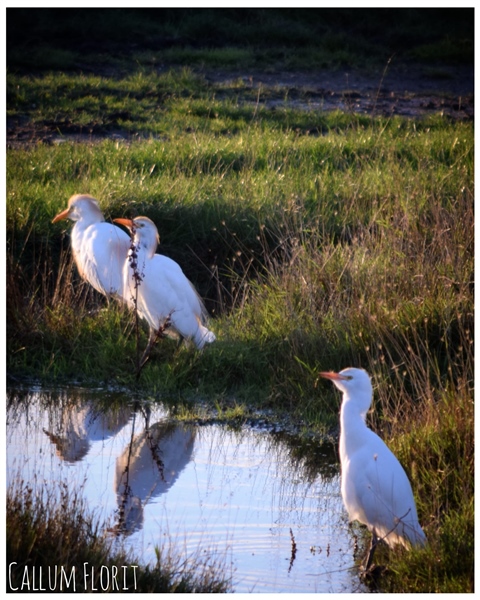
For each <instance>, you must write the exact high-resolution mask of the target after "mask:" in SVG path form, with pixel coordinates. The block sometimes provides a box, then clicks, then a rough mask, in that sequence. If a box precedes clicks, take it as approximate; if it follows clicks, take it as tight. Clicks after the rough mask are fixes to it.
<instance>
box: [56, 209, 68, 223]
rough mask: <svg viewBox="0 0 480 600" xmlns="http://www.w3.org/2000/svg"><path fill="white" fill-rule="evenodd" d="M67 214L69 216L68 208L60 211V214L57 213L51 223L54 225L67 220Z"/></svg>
mask: <svg viewBox="0 0 480 600" xmlns="http://www.w3.org/2000/svg"><path fill="white" fill-rule="evenodd" d="M69 214H70V209H69V208H66V209H65V210H62V212H61V213H58V215H57V216H56V217H55V218H54V219H53V221H52V223H56V222H57V221H61V220H62V219H68V215H69Z"/></svg>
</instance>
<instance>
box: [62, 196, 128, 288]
mask: <svg viewBox="0 0 480 600" xmlns="http://www.w3.org/2000/svg"><path fill="white" fill-rule="evenodd" d="M62 219H70V220H71V221H74V222H75V225H74V226H73V229H72V233H71V244H72V252H73V257H74V259H75V263H76V265H77V268H78V271H79V273H80V275H81V277H82V278H83V279H85V280H86V281H87V282H88V283H89V284H90V285H91V286H93V287H94V288H95V289H96V290H97V291H98V292H100V293H101V294H104V295H105V296H107V297H116V298H118V299H121V298H122V290H123V265H124V264H125V260H126V258H127V255H128V250H129V247H130V237H129V236H128V234H127V233H125V231H123V230H122V229H120V227H116V226H115V225H113V224H112V223H107V222H106V221H105V219H104V216H103V214H102V211H101V210H100V206H99V204H98V201H97V200H96V199H95V198H93V197H92V196H90V195H88V194H76V195H75V196H72V197H71V198H70V200H69V201H68V207H67V208H66V209H65V210H63V211H62V212H60V213H59V214H58V215H57V216H56V217H55V218H54V219H53V221H52V223H57V222H58V221H61V220H62Z"/></svg>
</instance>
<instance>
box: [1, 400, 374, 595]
mask: <svg viewBox="0 0 480 600" xmlns="http://www.w3.org/2000/svg"><path fill="white" fill-rule="evenodd" d="M119 396H120V395H119V394H118V393H117V392H116V393H113V392H105V391H103V392H92V391H91V390H89V391H86V390H82V389H68V390H62V391H58V390H57V391H48V390H43V389H31V390H27V391H20V390H10V391H9V394H8V402H7V404H8V409H7V484H8V483H9V482H12V481H14V480H15V479H17V478H18V477H20V478H22V479H23V480H24V481H29V482H32V483H34V484H35V485H37V486H47V487H49V488H52V490H54V489H55V488H58V483H59V482H67V483H68V485H69V486H76V487H77V488H78V489H79V490H80V491H81V493H82V495H83V496H84V497H85V498H86V501H87V503H88V507H89V509H90V510H91V511H94V512H95V514H96V515H98V516H99V517H101V519H102V520H105V521H106V522H107V523H108V526H109V527H110V528H111V529H116V530H120V531H121V535H120V536H119V538H121V540H122V541H123V543H124V546H125V547H126V548H128V549H131V550H132V553H133V555H134V556H136V557H138V559H139V560H140V561H142V563H147V562H151V563H152V564H154V563H155V560H156V556H155V547H156V546H161V547H168V548H169V549H170V550H171V552H172V553H174V554H175V555H180V556H182V557H185V558H187V557H191V558H193V559H195V558H198V557H201V558H203V557H208V560H209V561H210V562H212V563H216V564H221V565H222V571H223V573H225V574H227V575H228V576H230V577H231V580H232V589H233V591H235V592H271V593H278V592H362V591H367V590H366V589H365V588H364V587H363V585H362V584H361V583H360V581H359V579H358V575H357V571H356V568H355V565H354V539H353V534H352V531H351V529H350V528H349V527H348V524H347V521H346V517H345V513H344V510H343V508H342V502H341V498H340V485H339V474H338V468H337V465H336V462H335V458H334V455H333V454H332V453H331V449H330V451H329V449H325V451H324V452H323V451H320V452H319V451H318V450H319V449H318V448H317V449H316V450H317V451H316V452H313V449H312V455H313V454H315V455H316V457H317V460H309V458H308V456H305V453H303V456H300V455H301V454H302V453H298V452H297V450H298V443H297V444H296V443H295V442H296V440H295V439H294V438H292V437H291V436H290V437H286V436H281V435H274V434H272V433H269V432H268V431H262V430H260V429H258V428H252V427H246V426H245V427H241V428H239V429H236V430H232V429H231V428H227V427H225V426H222V425H215V424H211V425H195V424H187V423H182V422H178V421H172V419H171V418H170V412H169V410H170V409H169V408H168V407H167V406H163V405H161V404H157V403H155V405H152V406H150V407H143V408H141V409H138V407H137V409H134V408H133V404H132V403H127V402H126V400H125V397H123V398H121V397H119ZM307 454H308V453H307ZM318 457H320V460H318Z"/></svg>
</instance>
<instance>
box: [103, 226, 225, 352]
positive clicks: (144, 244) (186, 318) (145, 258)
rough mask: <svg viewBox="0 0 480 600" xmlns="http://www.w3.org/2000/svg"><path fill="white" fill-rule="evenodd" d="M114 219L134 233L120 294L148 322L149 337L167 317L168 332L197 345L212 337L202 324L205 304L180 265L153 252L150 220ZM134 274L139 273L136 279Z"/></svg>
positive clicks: (155, 233)
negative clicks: (138, 277) (132, 247)
mask: <svg viewBox="0 0 480 600" xmlns="http://www.w3.org/2000/svg"><path fill="white" fill-rule="evenodd" d="M114 222H115V223H119V224H121V225H124V226H125V227H127V228H128V229H129V230H130V231H131V232H132V235H133V246H134V248H135V254H136V256H132V251H130V254H129V257H128V258H127V260H126V261H125V264H124V267H123V284H124V287H123V298H124V300H125V301H126V302H127V303H128V304H129V305H130V306H131V307H132V308H136V310H137V311H138V314H139V315H140V316H141V317H142V318H144V319H145V320H146V321H147V323H148V324H149V326H150V340H151V341H152V339H154V338H155V337H156V335H157V331H158V330H159V328H162V327H163V325H164V323H165V320H166V319H167V318H169V320H170V327H169V328H168V329H166V331H165V333H166V334H167V335H168V334H169V333H172V330H173V333H174V334H177V335H179V336H180V337H182V338H185V339H187V340H192V341H193V342H194V343H195V345H196V347H197V348H198V349H201V348H203V347H204V346H205V344H207V343H211V342H213V341H215V335H214V334H213V332H211V331H210V330H209V329H207V327H206V326H205V323H206V316H207V314H206V310H205V307H204V305H203V303H202V301H201V299H200V297H199V296H198V294H197V292H196V291H195V289H194V287H193V285H192V284H191V283H190V281H189V280H188V279H187V277H186V276H185V275H184V273H183V271H182V269H181V268H180V266H179V265H178V264H177V263H176V262H175V261H174V260H172V259H171V258H168V257H167V256H162V255H161V254H155V251H156V249H157V245H158V242H159V236H158V231H157V228H156V226H155V224H154V223H153V221H151V220H150V219H149V218H148V217H136V218H135V219H133V220H131V219H114ZM132 259H133V260H134V262H135V267H134V265H133V263H132ZM135 274H137V275H139V276H140V279H139V280H138V279H136V277H135ZM136 281H138V287H137V289H135V284H136Z"/></svg>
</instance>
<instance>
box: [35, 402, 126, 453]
mask: <svg viewBox="0 0 480 600" xmlns="http://www.w3.org/2000/svg"><path fill="white" fill-rule="evenodd" d="M130 415H131V409H130V408H129V407H124V408H121V409H114V408H112V409H110V410H108V411H105V410H102V409H101V408H99V407H98V406H97V405H96V404H95V403H94V402H87V403H85V404H83V403H82V404H80V403H74V404H71V403H70V404H69V405H68V406H67V407H66V408H65V409H64V410H62V411H61V413H59V414H58V420H55V423H53V424H52V429H53V430H54V432H53V431H48V430H46V429H44V430H43V431H44V433H45V434H46V435H47V436H48V437H49V438H50V440H51V442H52V443H53V444H55V446H56V450H57V455H58V456H59V458H61V459H62V460H64V461H66V462H68V463H75V462H77V461H80V460H83V459H84V458H85V456H86V455H87V454H88V452H89V450H90V447H91V444H92V442H95V441H98V440H106V439H108V438H109V437H111V436H113V435H115V433H117V432H118V431H120V429H121V428H122V427H124V425H126V423H128V420H129V418H130Z"/></svg>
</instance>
